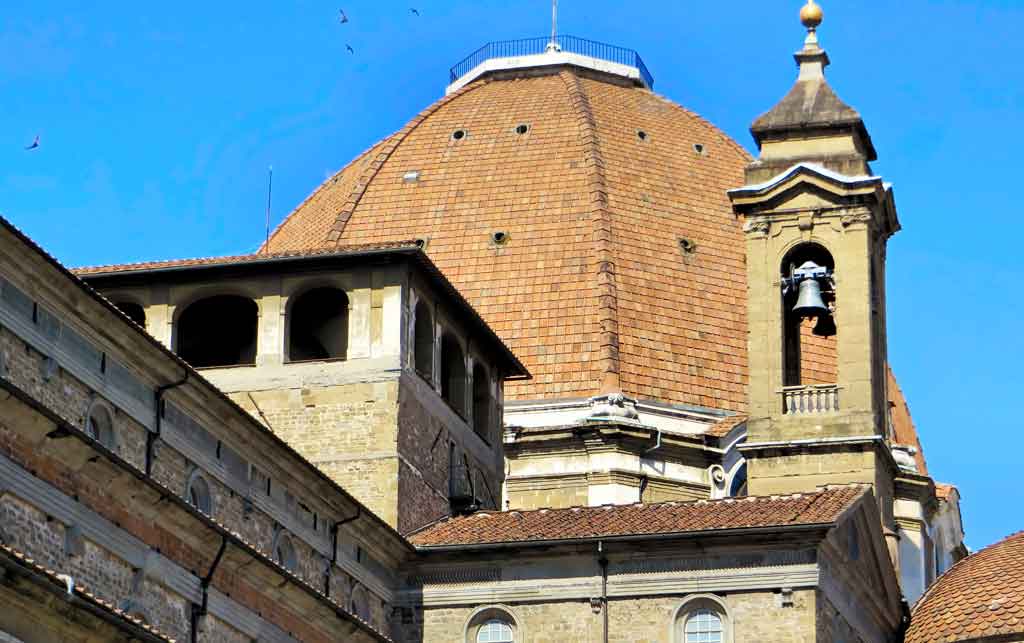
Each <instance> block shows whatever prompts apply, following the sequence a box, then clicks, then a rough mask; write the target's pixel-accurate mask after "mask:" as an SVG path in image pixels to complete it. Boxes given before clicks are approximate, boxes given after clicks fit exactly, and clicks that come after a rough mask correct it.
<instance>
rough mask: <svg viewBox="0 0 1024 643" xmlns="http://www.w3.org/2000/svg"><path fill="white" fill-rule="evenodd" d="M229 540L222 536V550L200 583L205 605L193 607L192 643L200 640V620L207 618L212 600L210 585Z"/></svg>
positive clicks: (219, 550) (218, 552)
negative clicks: (208, 606)
mask: <svg viewBox="0 0 1024 643" xmlns="http://www.w3.org/2000/svg"><path fill="white" fill-rule="evenodd" d="M227 546H228V539H227V538H226V537H225V536H221V539H220V549H218V550H217V555H216V556H215V557H214V559H213V563H211V564H210V570H209V571H208V572H206V576H203V578H202V579H201V580H200V581H199V587H200V588H201V589H202V590H203V603H202V605H199V606H196V605H194V604H193V605H192V627H191V636H190V638H191V640H192V643H196V642H197V641H198V640H199V619H200V618H202V617H203V616H206V612H207V605H208V603H209V598H210V583H211V582H212V581H213V575H214V574H215V573H216V572H217V567H218V566H219V565H220V559H221V558H223V557H224V550H225V549H227Z"/></svg>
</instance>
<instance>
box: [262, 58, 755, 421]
mask: <svg viewBox="0 0 1024 643" xmlns="http://www.w3.org/2000/svg"><path fill="white" fill-rule="evenodd" d="M520 124H527V125H528V128H526V131H525V133H523V132H522V131H521V129H520V130H517V125H520ZM456 130H460V131H461V132H463V133H464V136H461V137H459V138H455V137H453V136H452V134H453V132H455V131H456ZM750 160H751V159H750V156H749V155H748V154H747V152H746V151H745V150H743V148H742V147H741V146H739V145H738V144H737V143H735V142H734V141H732V140H731V139H730V138H728V137H727V136H726V135H725V134H723V133H722V132H721V131H720V130H718V129H717V128H715V127H714V126H712V125H711V124H710V123H708V122H707V121H705V120H703V119H701V118H699V117H697V116H696V115H694V114H693V113H691V112H689V111H687V110H685V109H682V108H680V107H679V106H677V105H675V104H673V103H671V102H670V101H668V100H666V99H664V98H662V97H660V96H658V95H656V94H654V93H652V92H651V91H649V90H647V89H644V88H640V87H636V86H633V85H630V84H626V83H618V82H614V81H613V80H611V79H609V78H607V77H598V76H595V75H593V74H590V73H587V72H585V71H582V70H576V69H572V68H563V69H561V70H560V71H558V73H535V74H530V75H527V76H525V77H520V78H514V79H485V80H481V81H477V82H474V83H472V84H470V85H468V86H466V87H465V88H463V89H461V90H459V91H458V92H455V93H453V94H451V95H449V96H447V97H445V98H443V99H441V100H440V101H438V102H437V103H435V104H434V105H433V106H431V107H430V108H428V109H427V110H425V111H424V112H422V113H421V114H420V115H418V116H417V117H416V118H415V119H413V121H411V122H410V123H409V125H407V126H406V127H405V128H403V129H402V130H401V131H400V132H399V133H397V134H395V135H394V136H392V137H390V138H388V139H386V140H385V141H384V142H382V143H380V144H378V145H377V146H375V147H374V148H372V149H371V150H370V151H369V152H367V153H366V154H364V155H363V156H362V157H360V158H359V159H357V160H356V161H354V162H353V163H352V164H350V165H349V166H348V167H347V168H346V169H344V170H342V171H341V172H339V173H338V174H337V175H336V176H334V177H332V178H331V179H329V180H328V182H327V183H325V184H324V185H323V186H321V187H320V188H319V189H318V190H317V191H316V192H314V194H313V195H312V196H311V197H310V198H309V199H307V200H306V202H304V203H303V204H302V205H301V206H300V207H299V208H297V209H296V210H295V211H294V212H293V213H292V214H291V215H290V216H289V218H288V219H287V220H286V221H285V222H284V223H283V224H282V225H281V226H279V228H278V229H277V231H276V232H275V233H274V235H273V236H272V237H271V239H270V247H269V249H270V251H271V252H280V251H283V250H292V249H296V248H298V247H310V246H324V245H331V244H335V243H339V244H345V245H348V244H360V243H367V242H370V243H373V242H380V241H387V240H393V239H411V238H423V239H426V240H427V241H428V243H427V246H426V250H427V252H428V254H429V255H430V257H431V259H432V260H433V261H434V262H436V263H437V265H438V266H439V267H440V268H441V270H442V271H443V272H444V273H445V275H446V276H447V277H448V278H449V279H450V280H451V281H452V282H453V283H454V284H455V285H456V286H457V287H458V288H459V289H460V290H461V291H462V293H463V294H464V295H465V296H466V298H467V299H468V300H469V301H470V302H471V303H472V304H473V305H474V307H476V308H477V309H478V310H479V311H480V313H481V315H482V316H483V317H484V318H485V319H486V320H487V321H488V322H489V323H490V324H491V325H492V326H493V327H494V328H495V330H496V331H497V332H498V334H499V335H500V336H501V337H502V338H503V339H504V340H505V341H506V342H507V343H508V344H509V345H510V346H511V347H512V348H513V350H514V351H515V352H516V354H517V355H518V356H519V357H520V358H521V359H522V360H523V361H524V363H525V364H526V365H527V367H528V368H529V369H530V371H531V372H532V373H533V374H534V380H533V381H531V382H527V383H510V385H509V386H508V388H507V389H506V396H507V397H509V398H510V399H516V398H519V399H539V398H550V397H567V396H572V397H582V396H587V395H593V394H597V393H599V392H602V391H603V390H608V389H609V388H615V387H617V388H619V389H621V390H622V391H623V392H624V393H626V394H627V395H632V396H635V397H639V398H646V399H658V400H661V401H664V402H668V403H681V404H696V405H700V406H707V407H714V408H726V409H732V410H743V407H744V405H745V390H746V379H747V360H746V310H745V306H744V301H745V296H746V280H745V275H746V271H745V251H744V241H743V237H742V232H741V230H740V225H739V223H738V221H737V219H736V217H735V216H734V215H733V213H732V209H731V205H730V203H729V200H728V198H727V196H726V190H728V189H730V188H734V187H736V186H740V185H743V182H744V176H743V171H744V167H745V166H746V164H747V163H748V162H749V161H750ZM412 171H416V172H418V173H419V177H418V180H416V181H412V182H410V181H405V180H403V177H404V176H405V175H406V173H408V172H412ZM496 231H501V232H504V233H505V234H506V238H507V242H506V243H503V244H500V245H499V244H495V243H493V242H492V241H491V234H492V233H493V232H496ZM684 239H685V240H686V242H687V244H689V245H688V249H687V250H684V249H682V248H681V243H680V242H681V240H684ZM609 378H611V381H613V383H612V384H609V382H610V380H609Z"/></svg>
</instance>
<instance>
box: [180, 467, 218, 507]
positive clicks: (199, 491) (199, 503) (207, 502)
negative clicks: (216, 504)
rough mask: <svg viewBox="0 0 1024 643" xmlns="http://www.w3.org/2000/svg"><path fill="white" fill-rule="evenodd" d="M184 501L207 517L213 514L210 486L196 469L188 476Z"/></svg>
mask: <svg viewBox="0 0 1024 643" xmlns="http://www.w3.org/2000/svg"><path fill="white" fill-rule="evenodd" d="M185 500H187V501H188V504H190V505H192V506H193V507H195V508H196V509H198V510H199V511H201V512H203V513H204V514H206V515H207V516H210V515H212V514H213V497H212V495H211V494H210V484H209V483H208V482H206V478H204V477H203V475H202V474H201V473H200V472H199V469H196V470H195V471H193V472H192V475H191V476H189V480H188V487H187V488H186V489H185Z"/></svg>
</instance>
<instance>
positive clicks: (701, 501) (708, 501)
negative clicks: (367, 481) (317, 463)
mask: <svg viewBox="0 0 1024 643" xmlns="http://www.w3.org/2000/svg"><path fill="white" fill-rule="evenodd" d="M863 487H864V485H860V484H849V485H834V486H831V487H827V488H821V489H816V490H814V491H800V492H796V493H789V494H773V495H767V496H729V497H728V498H698V499H696V500H662V501H661V502H632V503H629V504H621V505H617V504H604V505H586V506H585V505H574V506H572V507H537V508H535V509H498V510H494V509H482V510H480V511H476V512H474V513H471V514H467V515H465V516H446V517H444V518H440V519H438V520H435V521H434V522H433V523H431V524H430V525H425V526H424V527H421V528H420V529H417V530H416V531H413V532H409V535H412V534H415V533H417V532H420V531H423V530H424V529H426V528H428V527H430V526H433V525H437V524H440V523H442V522H445V521H447V520H452V519H456V518H472V517H475V516H480V515H481V514H534V513H541V512H544V511H574V510H575V511H584V510H586V511H600V510H608V509H624V508H635V509H648V508H651V507H663V506H666V505H673V506H678V505H717V504H729V503H736V502H774V501H777V500H794V499H796V498H797V497H799V498H809V499H811V501H812V502H811V503H808V504H807V505H806V506H805V507H804V509H802V510H801V511H800V514H801V515H802V514H803V513H804V512H806V510H807V509H809V508H810V506H811V504H812V503H813V502H817V501H818V500H819V499H820V498H822V497H824V496H825V495H826V494H828V493H829V492H831V491H835V490H837V489H847V488H863ZM1022 533H1024V532H1022Z"/></svg>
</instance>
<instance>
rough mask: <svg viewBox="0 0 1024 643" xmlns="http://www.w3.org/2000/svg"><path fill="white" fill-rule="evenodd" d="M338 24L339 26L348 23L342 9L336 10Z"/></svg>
mask: <svg viewBox="0 0 1024 643" xmlns="http://www.w3.org/2000/svg"><path fill="white" fill-rule="evenodd" d="M338 22H340V23H341V24H345V23H346V22H348V16H346V15H345V10H344V9H338Z"/></svg>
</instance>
